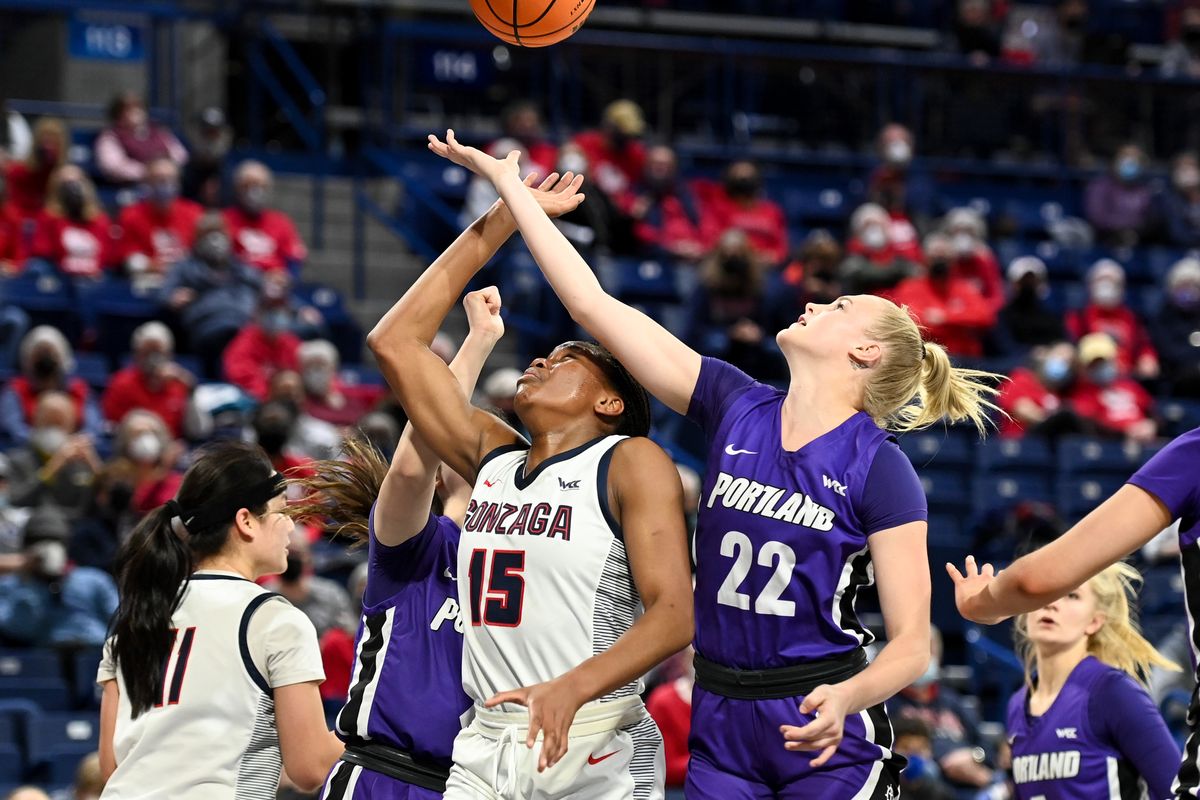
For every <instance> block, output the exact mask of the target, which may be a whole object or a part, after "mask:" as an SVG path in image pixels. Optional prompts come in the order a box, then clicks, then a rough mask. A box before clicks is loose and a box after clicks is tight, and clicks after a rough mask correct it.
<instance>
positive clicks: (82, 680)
mask: <svg viewBox="0 0 1200 800" xmlns="http://www.w3.org/2000/svg"><path fill="white" fill-rule="evenodd" d="M100 655H101V650H100V648H99V647H84V648H82V649H79V650H76V651H75V652H74V653H72V655H71V693H72V694H73V695H74V697H75V706H76V708H99V707H100V687H99V686H97V685H96V670H97V668H99V666H100Z"/></svg>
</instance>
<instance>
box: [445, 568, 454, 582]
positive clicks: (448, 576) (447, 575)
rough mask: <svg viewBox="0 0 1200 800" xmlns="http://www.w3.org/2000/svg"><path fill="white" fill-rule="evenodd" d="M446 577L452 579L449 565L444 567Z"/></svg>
mask: <svg viewBox="0 0 1200 800" xmlns="http://www.w3.org/2000/svg"><path fill="white" fill-rule="evenodd" d="M446 577H447V578H449V579H450V580H454V576H453V575H452V574H450V568H449V567H446Z"/></svg>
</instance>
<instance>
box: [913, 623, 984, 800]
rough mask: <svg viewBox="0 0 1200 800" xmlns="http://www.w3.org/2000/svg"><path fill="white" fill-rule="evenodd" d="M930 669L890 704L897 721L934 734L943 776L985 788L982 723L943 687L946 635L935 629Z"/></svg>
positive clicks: (955, 694) (956, 782) (936, 752)
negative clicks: (912, 723)
mask: <svg viewBox="0 0 1200 800" xmlns="http://www.w3.org/2000/svg"><path fill="white" fill-rule="evenodd" d="M931 633H932V636H931V637H930V644H931V648H932V652H931V656H930V659H929V667H928V668H927V669H926V670H925V673H924V674H923V675H922V676H921V677H919V678H917V680H916V681H914V682H913V684H912V685H911V686H909V687H908V688H907V689H903V690H901V692H900V694H898V695H896V696H895V697H893V698H892V699H891V701H890V703H891V708H892V709H893V711H892V714H893V719H895V720H897V721H899V720H906V719H918V720H921V721H922V722H924V723H925V724H926V725H928V726H929V730H930V731H931V732H932V734H933V757H934V759H935V760H936V762H937V766H938V768H939V769H940V770H941V773H942V775H943V776H944V777H945V779H946V780H947V781H948V782H950V783H951V784H952V785H954V786H956V787H958V786H962V787H983V786H987V785H988V784H989V783H991V781H992V769H991V768H990V767H988V766H987V764H986V761H987V753H986V752H985V750H984V748H983V741H982V740H981V739H980V736H979V719H978V717H977V716H976V714H975V713H974V712H973V711H972V710H971V709H970V708H968V707H967V705H966V704H965V703H963V700H962V697H961V696H960V695H959V693H958V692H956V691H954V689H952V688H951V687H949V686H946V685H945V684H943V683H941V680H940V678H941V666H942V635H941V632H940V631H938V629H937V628H931Z"/></svg>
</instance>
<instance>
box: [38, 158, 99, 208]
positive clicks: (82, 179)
mask: <svg viewBox="0 0 1200 800" xmlns="http://www.w3.org/2000/svg"><path fill="white" fill-rule="evenodd" d="M68 171H70V172H78V173H79V175H78V178H75V180H78V181H79V185H80V186H82V187H83V218H84V219H85V220H86V221H88V222H91V221H92V220H94V219H95V218H96V217H98V216H100V215H101V214H102V213H104V209H103V208H101V207H100V200H99V199H98V198H97V197H96V186H95V184H93V183H92V179H91V178H89V177H88V176H87V173H86V172H84V171H83V170H82V169H80V168H79V167H77V166H75V165H74V164H63V165H61V166H59V167H58V168H57V169H55V170H54V172H52V173H50V181H49V183H47V184H46V213H48V214H50V215H51V216H55V217H65V216H66V215H67V212H66V211H65V210H64V209H63V205H62V202H61V201H59V199H58V187H59V186H60V185H62V182H63V177H62V176H63V173H64V172H68Z"/></svg>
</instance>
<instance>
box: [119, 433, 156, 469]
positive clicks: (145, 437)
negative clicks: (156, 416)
mask: <svg viewBox="0 0 1200 800" xmlns="http://www.w3.org/2000/svg"><path fill="white" fill-rule="evenodd" d="M162 451H163V446H162V441H160V440H159V438H158V437H157V436H155V435H154V434H153V433H151V432H150V431H146V432H145V433H139V434H138V435H137V436H135V437H133V440H132V441H131V442H130V443H129V454H128V455H129V457H130V458H131V459H133V460H134V461H136V462H137V463H139V464H157V463H158V460H159V459H160V458H162Z"/></svg>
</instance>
